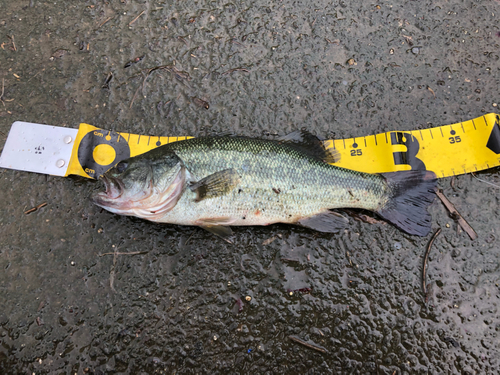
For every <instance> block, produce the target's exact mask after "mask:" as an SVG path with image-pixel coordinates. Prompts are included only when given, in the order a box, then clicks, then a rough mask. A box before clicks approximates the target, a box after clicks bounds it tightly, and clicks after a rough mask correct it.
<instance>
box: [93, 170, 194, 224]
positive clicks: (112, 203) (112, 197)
mask: <svg viewBox="0 0 500 375" xmlns="http://www.w3.org/2000/svg"><path fill="white" fill-rule="evenodd" d="M185 178H186V171H185V168H184V167H181V168H180V169H179V170H178V171H177V173H176V174H175V175H174V178H173V179H172V181H171V182H170V183H169V185H168V186H167V187H166V188H164V189H162V188H159V187H157V186H154V183H153V180H152V179H148V180H147V181H146V182H145V184H144V186H143V188H142V189H139V192H136V193H135V194H131V192H130V191H127V189H126V188H125V185H124V183H123V181H121V180H120V179H117V178H114V177H111V176H102V177H101V180H102V181H103V182H104V185H105V188H106V190H105V191H101V192H98V193H95V194H94V195H93V196H92V197H91V200H92V202H93V203H94V204H96V205H97V206H99V207H102V208H105V209H106V210H108V211H111V212H114V213H118V214H121V215H134V216H138V217H141V218H143V219H148V220H151V221H155V220H156V219H158V218H161V217H162V216H163V215H164V214H165V213H167V212H169V211H170V210H172V209H173V208H174V207H175V205H176V204H177V202H178V200H179V199H180V197H181V196H182V193H183V191H184V186H185Z"/></svg>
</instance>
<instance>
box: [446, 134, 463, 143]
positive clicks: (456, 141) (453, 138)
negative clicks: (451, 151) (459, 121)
mask: <svg viewBox="0 0 500 375" xmlns="http://www.w3.org/2000/svg"><path fill="white" fill-rule="evenodd" d="M448 139H449V140H450V143H451V144H453V143H459V142H462V140H461V139H460V136H459V135H457V136H455V137H450V138H448Z"/></svg>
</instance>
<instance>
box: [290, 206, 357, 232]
mask: <svg viewBox="0 0 500 375" xmlns="http://www.w3.org/2000/svg"><path fill="white" fill-rule="evenodd" d="M348 223H349V220H348V219H347V218H345V217H344V216H342V215H341V214H339V213H338V212H335V211H325V212H322V213H320V214H317V215H314V216H311V217H307V218H304V219H300V220H299V221H298V222H297V223H296V224H298V225H301V226H303V227H306V228H310V229H314V230H317V231H318V232H324V233H338V232H340V231H341V230H342V229H344V228H345V227H346V226H347V224H348Z"/></svg>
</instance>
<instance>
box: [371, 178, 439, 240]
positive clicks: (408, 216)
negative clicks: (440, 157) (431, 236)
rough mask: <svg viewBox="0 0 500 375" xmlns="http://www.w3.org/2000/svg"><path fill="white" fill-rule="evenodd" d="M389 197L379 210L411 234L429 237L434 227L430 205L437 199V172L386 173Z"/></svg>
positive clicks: (384, 216)
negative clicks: (432, 226)
mask: <svg viewBox="0 0 500 375" xmlns="http://www.w3.org/2000/svg"><path fill="white" fill-rule="evenodd" d="M382 176H383V177H384V178H385V179H386V183H387V188H388V199H387V200H386V201H385V203H383V204H382V205H381V207H379V209H378V210H377V213H378V214H379V215H380V216H382V217H383V218H384V219H385V220H387V221H389V222H391V223H392V224H393V225H395V226H396V227H398V228H399V229H402V230H404V231H405V232H407V233H409V234H414V235H417V236H426V235H427V234H428V233H429V232H430V230H431V215H430V214H429V212H427V208H428V207H429V205H430V204H431V203H432V202H433V201H434V197H435V189H436V183H437V179H436V175H435V174H434V172H431V171H400V172H391V173H384V174H382Z"/></svg>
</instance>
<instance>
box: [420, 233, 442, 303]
mask: <svg viewBox="0 0 500 375" xmlns="http://www.w3.org/2000/svg"><path fill="white" fill-rule="evenodd" d="M439 233H441V228H439V229H438V230H437V231H436V232H435V233H434V234H433V235H432V238H431V240H430V241H429V244H428V245H427V249H426V250H425V255H424V266H423V267H422V289H423V291H424V296H425V301H426V302H427V284H426V281H425V279H426V277H427V259H429V253H430V252H431V247H432V244H433V243H434V240H435V239H436V237H437V236H439Z"/></svg>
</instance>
